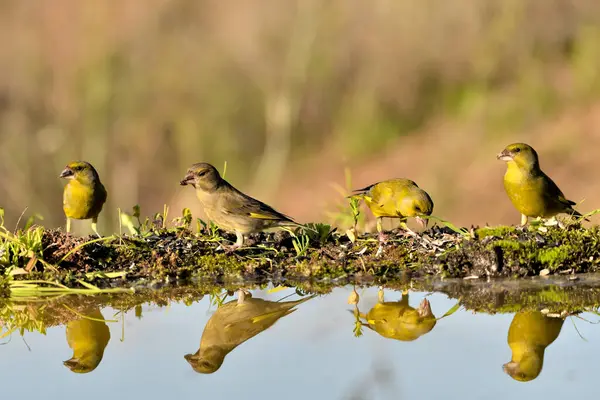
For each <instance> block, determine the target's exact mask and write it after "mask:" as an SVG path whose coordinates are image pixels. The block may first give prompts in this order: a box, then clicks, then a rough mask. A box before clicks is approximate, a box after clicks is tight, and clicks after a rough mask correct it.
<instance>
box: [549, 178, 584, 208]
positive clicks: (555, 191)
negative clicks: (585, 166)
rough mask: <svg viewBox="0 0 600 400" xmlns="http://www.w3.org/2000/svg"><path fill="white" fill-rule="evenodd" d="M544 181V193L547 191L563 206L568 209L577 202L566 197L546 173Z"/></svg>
mask: <svg viewBox="0 0 600 400" xmlns="http://www.w3.org/2000/svg"><path fill="white" fill-rule="evenodd" d="M545 181H546V193H548V195H550V196H551V197H553V198H554V199H556V200H558V202H559V203H561V204H563V205H564V206H565V208H567V209H570V208H571V207H572V206H574V205H575V204H577V203H575V202H574V201H571V200H569V199H567V198H566V197H565V195H564V194H563V192H562V191H561V190H560V189H559V188H558V186H557V185H556V183H554V181H553V180H552V179H551V178H550V177H549V176H548V175H546V179H545Z"/></svg>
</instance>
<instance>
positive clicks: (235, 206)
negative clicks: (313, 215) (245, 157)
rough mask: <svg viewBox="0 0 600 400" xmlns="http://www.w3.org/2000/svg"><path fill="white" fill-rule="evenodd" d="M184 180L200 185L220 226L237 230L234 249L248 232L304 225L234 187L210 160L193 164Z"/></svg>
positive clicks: (199, 192) (198, 193)
mask: <svg viewBox="0 0 600 400" xmlns="http://www.w3.org/2000/svg"><path fill="white" fill-rule="evenodd" d="M180 184H181V185H183V186H185V185H192V186H193V187H194V188H195V189H196V196H197V197H198V199H199V200H200V203H202V206H203V207H204V212H205V213H206V216H207V217H208V218H209V219H210V220H211V221H213V222H214V223H215V224H217V225H218V226H219V228H221V229H223V230H225V231H230V232H235V234H236V237H237V240H236V242H235V245H234V246H233V247H232V249H236V248H239V247H241V246H242V245H243V243H244V235H245V234H248V233H253V232H259V231H262V230H265V229H270V228H276V227H285V226H300V227H302V225H300V224H297V223H296V222H294V220H292V219H291V218H290V217H288V216H286V215H283V214H281V213H280V212H278V211H275V210H274V209H273V208H272V207H270V206H268V205H267V204H265V203H263V202H261V201H258V200H256V199H254V198H252V197H250V196H248V195H246V194H244V193H242V192H240V191H239V190H237V189H236V188H234V187H233V186H232V185H231V184H230V183H229V182H227V181H226V180H225V179H223V178H222V177H221V175H220V174H219V171H217V169H216V168H215V167H213V166H212V165H210V164H207V163H197V164H194V165H192V166H191V167H190V168H189V169H188V170H187V173H186V175H185V176H184V178H183V179H182V180H181V182H180Z"/></svg>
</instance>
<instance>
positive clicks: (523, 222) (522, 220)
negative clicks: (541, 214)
mask: <svg viewBox="0 0 600 400" xmlns="http://www.w3.org/2000/svg"><path fill="white" fill-rule="evenodd" d="M527 219H528V218H527V215H525V214H521V226H525V225H527Z"/></svg>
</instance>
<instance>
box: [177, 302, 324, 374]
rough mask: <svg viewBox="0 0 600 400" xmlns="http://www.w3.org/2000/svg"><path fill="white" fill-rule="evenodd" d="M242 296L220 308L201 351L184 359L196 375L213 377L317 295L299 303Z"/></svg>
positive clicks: (208, 324) (201, 343)
mask: <svg viewBox="0 0 600 400" xmlns="http://www.w3.org/2000/svg"><path fill="white" fill-rule="evenodd" d="M238 296H239V298H238V300H237V301H236V300H232V301H229V302H227V303H225V304H223V305H222V306H220V307H219V308H217V311H215V313H214V314H213V315H212V317H210V319H209V320H208V322H207V323H206V327H205V328H204V332H202V338H201V339H200V348H199V349H198V351H197V352H196V353H194V354H187V355H185V356H184V358H185V359H186V360H187V362H188V363H189V364H190V365H191V366H192V368H193V369H194V371H196V372H199V373H202V374H212V373H213V372H215V371H216V370H218V369H219V368H220V367H221V365H222V364H223V360H225V356H227V354H229V353H230V352H231V351H233V350H234V349H235V348H236V347H238V346H239V345H241V344H242V343H244V342H245V341H247V340H248V339H251V338H253V337H254V336H256V335H258V334H259V333H261V332H263V331H265V330H267V329H268V328H270V327H271V326H273V325H274V324H275V323H276V322H277V321H278V320H279V319H280V318H282V317H285V316H286V315H289V314H291V313H292V312H294V311H296V309H295V308H294V307H296V306H298V305H300V304H302V303H304V302H305V301H308V300H310V299H312V298H314V297H315V296H316V295H311V296H306V297H304V298H302V299H300V300H296V301H269V300H263V299H259V298H252V297H251V296H250V295H249V294H245V293H244V292H243V291H242V290H240V291H238Z"/></svg>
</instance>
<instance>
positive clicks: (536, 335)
mask: <svg viewBox="0 0 600 400" xmlns="http://www.w3.org/2000/svg"><path fill="white" fill-rule="evenodd" d="M563 322H565V320H564V318H551V317H548V316H545V315H544V314H542V313H541V312H539V311H521V312H518V313H516V314H515V316H514V318H513V320H512V323H511V324H510V328H509V329H508V345H509V346H510V349H511V351H512V358H511V361H510V362H508V363H506V364H504V365H503V370H504V372H506V373H507V374H508V375H510V376H511V377H512V378H513V379H515V380H517V381H521V382H527V381H530V380H533V379H535V378H537V377H538V375H539V374H540V372H541V371H542V366H543V364H544V351H545V350H546V347H548V346H549V345H550V344H552V342H554V340H556V338H557V337H558V335H559V333H560V330H561V328H562V326H563Z"/></svg>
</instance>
